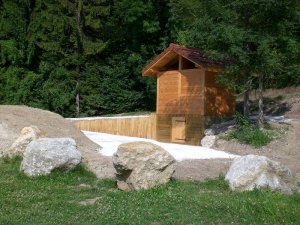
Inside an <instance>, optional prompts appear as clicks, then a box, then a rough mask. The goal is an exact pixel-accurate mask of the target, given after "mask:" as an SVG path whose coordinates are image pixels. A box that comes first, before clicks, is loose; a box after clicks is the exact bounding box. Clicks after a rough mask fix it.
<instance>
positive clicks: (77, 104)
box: [76, 92, 80, 117]
mask: <svg viewBox="0 0 300 225" xmlns="http://www.w3.org/2000/svg"><path fill="white" fill-rule="evenodd" d="M79 114H80V96H79V93H78V92H77V94H76V117H79Z"/></svg>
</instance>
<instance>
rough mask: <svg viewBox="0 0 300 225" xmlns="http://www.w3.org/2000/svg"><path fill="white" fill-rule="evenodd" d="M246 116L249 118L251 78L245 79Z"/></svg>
mask: <svg viewBox="0 0 300 225" xmlns="http://www.w3.org/2000/svg"><path fill="white" fill-rule="evenodd" d="M243 111H244V117H245V118H247V119H249V114H250V110H249V80H245V83H244V110H243Z"/></svg>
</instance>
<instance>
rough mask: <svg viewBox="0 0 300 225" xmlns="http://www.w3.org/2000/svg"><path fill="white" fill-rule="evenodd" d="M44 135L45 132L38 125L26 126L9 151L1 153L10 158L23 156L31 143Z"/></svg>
mask: <svg viewBox="0 0 300 225" xmlns="http://www.w3.org/2000/svg"><path fill="white" fill-rule="evenodd" d="M43 136H44V132H43V131H41V130H40V129H39V128H38V127H37V126H30V127H24V128H23V129H22V131H21V134H20V136H19V137H18V138H17V140H16V141H15V142H14V143H13V144H12V145H11V146H10V148H9V149H8V150H7V151H5V152H2V153H0V155H1V156H4V157H9V158H13V157H15V156H23V153H24V151H25V149H26V147H27V146H28V145H29V143H30V142H31V141H33V140H36V139H38V138H40V137H43Z"/></svg>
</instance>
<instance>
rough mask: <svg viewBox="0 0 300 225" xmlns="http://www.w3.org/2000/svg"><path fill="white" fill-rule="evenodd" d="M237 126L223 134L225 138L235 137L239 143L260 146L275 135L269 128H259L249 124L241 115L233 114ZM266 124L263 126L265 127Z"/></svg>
mask: <svg viewBox="0 0 300 225" xmlns="http://www.w3.org/2000/svg"><path fill="white" fill-rule="evenodd" d="M235 120H236V124H237V128H236V129H235V130H233V131H231V132H230V133H228V134H227V135H226V136H225V139H227V140H231V139H237V140H238V141H239V142H240V143H241V144H249V145H252V146H254V147H255V148H260V147H262V146H265V145H267V144H269V143H270V142H271V141H272V140H273V138H274V137H275V132H274V131H272V130H270V129H261V128H259V126H258V125H257V124H251V123H250V122H249V120H248V119H246V118H245V117H244V116H243V115H241V114H239V113H237V114H236V116H235ZM267 127H268V125H266V126H265V128H267Z"/></svg>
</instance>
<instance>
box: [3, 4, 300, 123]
mask: <svg viewBox="0 0 300 225" xmlns="http://www.w3.org/2000/svg"><path fill="white" fill-rule="evenodd" d="M297 3H298V1H297V0H284V1H269V0H255V1H253V0H251V1H250V0H243V1H237V0H235V1H229V0H212V1H211V0H201V1H198V0H159V1H157V0H147V1H142V0H122V1H109V0H93V1H88V0H64V1H59V0H43V1H42V0H37V1H23V0H2V1H0V90H1V91H0V104H25V105H29V106H34V107H39V108H43V109H48V110H51V111H55V112H57V113H60V114H62V115H64V116H68V117H72V116H76V115H77V114H78V109H77V108H76V105H77V106H79V110H80V111H79V115H77V116H94V115H101V114H107V113H121V112H122V113H123V112H126V111H137V110H150V111H151V110H154V109H155V99H156V96H155V93H156V91H155V79H151V78H148V77H147V78H144V77H142V76H141V70H142V68H143V67H144V66H145V65H146V64H147V63H148V62H149V61H151V59H153V57H154V56H155V55H157V54H158V53H159V52H161V51H162V50H163V49H164V48H165V47H167V45H168V44H169V43H170V42H177V43H181V44H186V45H190V46H192V47H198V48H201V49H203V50H204V51H205V52H206V53H207V54H208V55H209V56H210V57H212V58H217V59H220V58H233V59H234V61H235V64H233V65H231V66H230V67H228V68H227V70H226V71H225V72H224V75H226V76H224V77H223V79H222V80H221V81H223V82H226V84H227V85H229V86H230V87H232V88H235V89H236V90H238V91H241V90H242V88H243V82H244V80H245V79H246V80H247V79H249V77H251V79H252V80H253V82H252V84H251V87H252V88H256V87H257V81H256V78H255V77H252V75H256V74H260V73H261V74H263V75H264V82H265V87H285V86H287V85H294V84H299V83H300V74H299V71H300V70H299V58H300V44H299V43H300V42H299V37H300V35H299V34H300V31H299V24H300V21H299V18H300V16H299V15H300V13H299V7H300V6H299V4H297ZM241 72H242V74H244V76H240V74H241ZM77 97H78V98H77ZM78 99H79V102H78ZM76 100H77V101H76ZM78 104H79V105H78Z"/></svg>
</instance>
